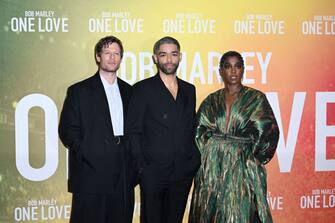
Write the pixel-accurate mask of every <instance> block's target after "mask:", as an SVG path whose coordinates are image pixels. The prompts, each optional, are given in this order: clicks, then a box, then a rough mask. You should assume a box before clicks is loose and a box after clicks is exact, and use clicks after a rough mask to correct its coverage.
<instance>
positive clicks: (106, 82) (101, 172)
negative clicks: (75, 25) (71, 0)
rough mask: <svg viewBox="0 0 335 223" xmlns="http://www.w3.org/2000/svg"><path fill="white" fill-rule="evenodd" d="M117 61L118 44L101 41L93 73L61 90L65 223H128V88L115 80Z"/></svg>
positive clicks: (130, 196) (131, 192)
mask: <svg viewBox="0 0 335 223" xmlns="http://www.w3.org/2000/svg"><path fill="white" fill-rule="evenodd" d="M122 56H123V46H122V43H121V41H120V40H119V39H117V38H116V37H113V36H107V37H105V38H102V39H101V40H100V41H99V42H98V43H97V44H96V46H95V60H96V64H97V65H98V68H99V69H98V71H97V73H96V74H95V75H93V76H92V77H90V78H88V79H86V80H83V81H81V82H79V83H76V84H74V85H72V86H70V87H69V88H68V90H67V95H66V98H65V101H64V106H63V110H62V113H61V117H60V123H59V137H60V139H61V141H62V142H63V144H64V146H65V147H66V148H68V149H69V179H68V190H69V192H71V193H72V194H73V196H72V209H71V219H70V222H79V223H85V222H88V223H92V222H94V223H99V222H101V223H105V222H113V223H115V222H116V223H124V222H131V221H132V214H133V207H134V183H133V182H132V176H131V169H130V168H129V163H130V162H129V161H130V159H129V157H130V156H129V155H128V152H127V146H126V143H127V141H126V140H125V137H124V120H125V119H126V115H127V110H128V102H129V100H130V96H131V93H132V87H131V86H130V85H129V84H127V83H126V82H124V81H122V80H121V79H119V78H118V77H117V76H116V71H117V70H118V69H119V66H120V63H121V60H122Z"/></svg>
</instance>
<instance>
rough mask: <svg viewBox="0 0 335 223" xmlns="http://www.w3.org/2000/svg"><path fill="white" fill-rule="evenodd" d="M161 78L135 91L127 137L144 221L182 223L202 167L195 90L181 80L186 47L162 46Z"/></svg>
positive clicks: (172, 42) (157, 58)
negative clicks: (179, 71) (178, 74)
mask: <svg viewBox="0 0 335 223" xmlns="http://www.w3.org/2000/svg"><path fill="white" fill-rule="evenodd" d="M153 60H154V62H155V64H156V65H157V69H158V73H157V74H156V75H155V76H154V77H151V78H148V79H145V80H143V81H140V82H138V83H136V84H135V85H134V91H133V96H132V98H131V101H130V104H129V114H128V118H127V122H126V123H127V124H126V132H127V133H128V134H129V140H130V148H131V152H132V156H133V159H134V164H135V169H137V171H138V174H139V178H140V186H141V221H142V222H146V223H156V222H157V223H164V222H168V223H178V222H182V219H183V214H184V211H185V206H186V202H187V197H188V194H189V191H190V188H191V185H192V179H193V176H194V174H195V172H196V171H197V169H198V168H199V165H200V153H199V151H198V150H197V148H196V146H195V144H194V122H195V87H194V86H193V85H191V84H189V83H187V82H185V81H183V80H180V79H179V78H178V77H176V72H177V68H178V65H179V62H180V60H181V52H180V45H179V43H178V41H177V40H176V39H174V38H172V37H164V38H162V39H160V40H158V41H157V42H156V44H155V46H154V55H153Z"/></svg>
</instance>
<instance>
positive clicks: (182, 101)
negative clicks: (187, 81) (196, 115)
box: [177, 77, 187, 122]
mask: <svg viewBox="0 0 335 223" xmlns="http://www.w3.org/2000/svg"><path fill="white" fill-rule="evenodd" d="M177 81H178V95H177V120H178V122H179V120H180V119H182V116H183V112H184V108H185V105H186V104H187V103H186V102H187V101H186V100H187V96H186V94H185V92H184V90H185V89H184V86H183V83H182V82H181V80H180V79H179V78H178V77H177Z"/></svg>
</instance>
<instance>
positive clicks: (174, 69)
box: [157, 63, 179, 75]
mask: <svg viewBox="0 0 335 223" xmlns="http://www.w3.org/2000/svg"><path fill="white" fill-rule="evenodd" d="M170 64H172V65H173V66H171V67H167V66H166V64H163V63H157V67H158V69H159V70H161V71H163V73H165V74H166V75H173V74H176V73H177V69H178V66H179V63H177V64H175V63H170Z"/></svg>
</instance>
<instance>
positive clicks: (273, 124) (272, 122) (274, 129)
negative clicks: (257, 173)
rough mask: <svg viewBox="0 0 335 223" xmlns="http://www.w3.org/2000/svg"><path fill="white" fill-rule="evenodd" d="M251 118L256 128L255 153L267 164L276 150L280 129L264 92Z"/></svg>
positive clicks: (259, 97) (258, 99)
mask: <svg viewBox="0 0 335 223" xmlns="http://www.w3.org/2000/svg"><path fill="white" fill-rule="evenodd" d="M250 119H251V121H252V122H253V123H254V127H255V130H256V131H255V134H254V137H255V145H254V149H253V153H254V155H255V157H256V158H257V159H258V160H259V161H260V162H261V163H262V164H266V163H268V162H269V161H270V160H271V159H272V157H273V156H274V153H275V151H276V148H277V144H278V139H279V129H278V125H277V121H276V119H275V116H274V114H273V111H272V108H271V106H270V104H269V102H268V100H267V99H266V96H265V95H264V94H263V93H261V94H260V95H259V96H258V98H257V106H256V107H255V109H254V111H253V113H252V115H251V118H250Z"/></svg>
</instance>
